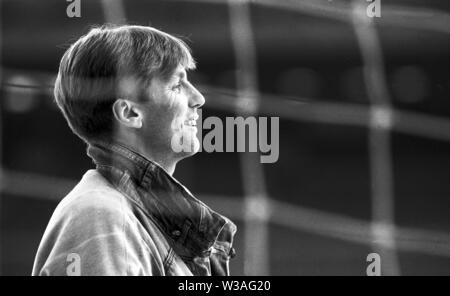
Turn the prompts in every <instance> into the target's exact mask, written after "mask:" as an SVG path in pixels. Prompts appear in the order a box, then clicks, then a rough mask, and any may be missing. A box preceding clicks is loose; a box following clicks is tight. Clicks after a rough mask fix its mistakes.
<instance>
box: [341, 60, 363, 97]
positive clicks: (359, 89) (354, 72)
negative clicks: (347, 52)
mask: <svg viewBox="0 0 450 296" xmlns="http://www.w3.org/2000/svg"><path fill="white" fill-rule="evenodd" d="M341 89H342V92H343V96H344V98H345V99H346V100H350V101H354V102H367V101H368V99H367V92H366V85H365V82H364V73H363V69H362V68H361V67H357V68H352V69H349V70H348V71H346V72H345V73H344V74H343V75H342V78H341Z"/></svg>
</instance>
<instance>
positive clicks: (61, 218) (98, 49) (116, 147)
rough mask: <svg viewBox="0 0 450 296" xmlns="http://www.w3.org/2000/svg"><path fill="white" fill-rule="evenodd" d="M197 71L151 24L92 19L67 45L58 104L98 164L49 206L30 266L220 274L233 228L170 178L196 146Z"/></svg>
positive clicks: (175, 42)
mask: <svg viewBox="0 0 450 296" xmlns="http://www.w3.org/2000/svg"><path fill="white" fill-rule="evenodd" d="M194 68H195V62H194V60H193V58H192V56H191V54H190V50H189V48H188V47H187V46H186V44H185V43H183V42H182V41H181V40H180V39H178V38H175V37H173V36H171V35H169V34H166V33H164V32H161V31H159V30H156V29H154V28H151V27H142V26H120V27H102V28H95V29H92V30H91V31H90V32H89V33H88V34H87V35H85V36H83V37H82V38H80V39H79V40H78V41H76V42H75V43H74V44H73V45H72V46H71V47H70V48H69V49H68V50H67V51H66V53H65V54H64V56H63V58H62V60H61V63H60V67H59V73H58V76H57V79H56V82H55V98H56V102H57V104H58V106H59V107H60V109H61V110H62V113H63V114H64V116H65V118H66V119H67V122H68V124H69V126H70V128H71V129H72V131H73V132H74V133H75V134H76V135H77V136H79V137H80V138H81V139H82V140H84V141H85V142H86V143H87V145H88V150H87V151H88V155H89V156H90V157H91V158H92V159H93V161H94V163H95V164H96V169H95V170H89V171H88V172H86V174H85V175H84V176H83V178H82V180H81V181H80V182H79V183H78V184H77V185H76V186H75V188H74V189H73V190H72V191H71V192H70V193H69V194H68V195H67V196H66V197H65V198H64V199H63V200H62V201H61V202H60V204H59V205H58V207H57V208H56V210H55V212H54V213H53V216H52V217H51V219H50V222H49V224H48V226H47V229H46V231H45V233H44V236H43V238H42V241H41V243H40V246H39V249H38V252H37V255H36V259H35V262H34V267H33V275H229V268H228V263H229V259H230V257H232V256H233V253H234V249H233V248H232V243H233V236H234V234H235V232H236V226H235V225H234V224H233V223H232V222H231V221H229V220H228V219H227V218H225V217H223V216H221V215H219V214H218V213H216V212H214V211H213V210H211V209H210V208H209V207H207V206H206V205H205V204H203V203H202V202H201V201H199V200H197V199H196V198H195V197H194V196H193V195H192V194H191V193H190V192H189V191H188V190H187V189H186V188H185V187H184V186H183V185H181V184H180V183H179V182H178V181H177V180H175V179H174V178H173V177H172V174H173V172H174V170H175V166H176V164H177V163H178V161H180V160H181V159H183V158H186V157H188V156H191V155H193V154H194V153H195V152H197V151H198V149H199V143H198V140H197V138H196V132H197V128H196V120H197V118H198V115H197V111H198V108H200V107H201V106H202V105H203V104H204V102H205V100H204V98H203V96H202V95H201V94H200V93H199V92H198V90H197V89H196V88H195V87H194V86H193V85H192V84H190V82H189V81H188V78H187V71H188V70H190V69H194ZM180 147H181V148H183V149H179V148H180ZM174 148H176V149H174ZM185 148H188V149H185Z"/></svg>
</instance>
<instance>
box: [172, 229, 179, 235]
mask: <svg viewBox="0 0 450 296" xmlns="http://www.w3.org/2000/svg"><path fill="white" fill-rule="evenodd" d="M172 235H173V236H175V237H178V236H180V235H181V231H179V230H174V231H172Z"/></svg>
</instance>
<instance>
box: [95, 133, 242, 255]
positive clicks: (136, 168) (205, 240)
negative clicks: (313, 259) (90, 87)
mask: <svg viewBox="0 0 450 296" xmlns="http://www.w3.org/2000/svg"><path fill="white" fill-rule="evenodd" d="M87 153H88V155H89V156H90V157H91V158H92V159H93V161H94V163H95V164H96V166H97V169H98V170H99V171H100V172H105V171H106V172H107V171H109V172H111V169H113V170H118V171H120V173H121V177H120V178H114V177H113V174H111V175H109V176H106V178H107V179H108V180H109V181H110V182H111V183H113V184H114V185H115V186H116V187H123V185H124V182H126V178H129V179H130V180H131V181H132V183H133V184H134V185H135V187H136V188H137V190H136V192H137V193H138V194H130V195H129V197H131V198H132V199H133V200H134V201H135V202H136V203H137V204H138V205H139V206H140V207H141V208H142V209H143V210H144V211H145V212H146V214H147V215H149V216H150V217H152V218H154V219H156V222H157V223H158V224H159V226H160V227H161V228H162V229H163V230H164V231H165V232H166V234H167V235H168V236H170V237H171V238H172V239H173V240H174V241H175V242H177V243H179V244H182V245H183V246H184V247H186V248H187V249H189V250H190V251H191V252H193V253H194V254H195V255H196V256H206V255H208V254H209V252H210V249H211V247H212V246H213V245H214V244H215V243H216V242H219V244H220V245H221V246H222V248H223V249H224V252H226V253H227V254H230V251H231V246H232V242H233V237H234V234H235V232H236V225H235V224H234V223H233V222H231V221H230V220H229V219H227V218H226V217H224V216H222V215H220V214H218V213H216V212H215V211H213V210H212V209H210V208H209V207H208V206H206V205H205V204H204V203H202V202H201V201H200V200H198V199H197V198H195V197H194V196H193V195H192V194H191V193H190V192H189V190H187V188H185V187H184V186H183V185H182V184H181V183H180V182H178V181H177V180H176V179H175V178H174V177H172V176H171V175H170V174H168V173H167V172H166V171H165V170H164V169H163V168H161V167H160V166H159V165H158V164H156V163H154V162H152V161H150V160H149V159H147V158H145V157H144V156H142V155H140V154H139V153H136V152H134V151H132V150H131V149H129V148H127V147H125V146H124V145H121V144H118V143H108V142H95V143H92V144H90V145H89V146H88V151H87ZM108 168H109V169H108ZM106 175H108V173H106ZM124 177H125V179H124ZM128 189H129V188H128ZM122 190H124V189H123V188H122ZM126 190H127V189H126V188H125V191H126Z"/></svg>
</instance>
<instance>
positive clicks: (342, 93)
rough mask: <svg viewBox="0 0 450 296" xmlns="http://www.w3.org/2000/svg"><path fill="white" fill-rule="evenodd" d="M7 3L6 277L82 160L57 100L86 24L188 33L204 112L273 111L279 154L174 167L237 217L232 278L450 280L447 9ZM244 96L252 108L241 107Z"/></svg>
mask: <svg viewBox="0 0 450 296" xmlns="http://www.w3.org/2000/svg"><path fill="white" fill-rule="evenodd" d="M80 3H81V16H80V17H73V18H70V17H68V15H67V14H66V9H67V6H68V5H70V4H71V3H70V2H66V1H64V0H45V1H31V0H2V1H0V10H1V28H0V29H1V31H0V43H1V47H0V51H1V57H0V66H1V68H0V71H1V72H0V73H1V74H0V79H1V89H0V120H1V121H0V124H1V132H0V144H1V145H0V147H1V151H0V155H1V162H0V164H1V166H0V168H1V174H0V178H1V179H0V182H1V183H0V190H1V191H0V193H1V197H0V274H1V275H30V274H31V269H32V265H33V260H34V255H35V253H36V250H37V247H38V245H39V242H40V239H41V237H42V235H43V232H44V230H45V227H46V225H47V223H48V221H49V218H50V216H51V214H52V212H53V210H54V209H55V207H56V205H57V204H58V201H59V200H60V199H61V198H62V197H64V195H65V194H67V193H68V192H69V191H70V189H71V188H72V187H73V186H74V185H75V184H76V182H77V181H78V180H79V179H80V178H81V176H82V175H83V173H84V172H85V171H86V170H88V169H90V168H93V164H92V163H91V161H90V159H89V158H88V157H87V156H86V154H85V146H84V144H83V143H82V142H81V141H80V140H79V139H78V138H76V136H74V135H73V134H72V133H71V132H70V130H69V128H68V126H67V124H66V123H65V120H64V118H63V116H62V115H61V114H60V112H59V110H58V109H57V108H56V104H55V103H54V100H53V95H52V89H51V86H52V84H53V82H54V79H55V75H56V73H57V70H58V64H59V60H60V58H61V56H62V55H63V53H64V51H65V49H66V48H67V47H68V46H69V45H70V44H71V43H72V42H74V41H75V40H76V39H77V38H78V37H79V36H81V35H83V34H85V33H87V32H88V30H89V28H90V27H92V26H93V25H101V24H103V23H106V22H108V23H117V24H120V23H128V24H139V25H151V26H154V27H156V28H158V29H161V30H163V31H166V32H168V33H171V34H174V35H177V36H183V37H184V38H185V40H186V41H187V43H188V44H189V45H190V46H191V48H192V49H193V53H194V56H195V58H196V60H197V62H198V69H197V70H196V71H195V72H193V73H190V79H191V81H192V82H193V83H194V84H195V85H198V86H199V88H200V89H201V90H203V93H204V95H205V97H206V100H207V103H206V105H205V107H204V108H203V118H205V117H206V116H219V117H221V118H225V117H226V116H236V115H240V114H246V115H249V114H252V115H255V116H277V117H279V118H280V131H279V147H280V156H279V159H278V161H277V162H276V163H273V164H260V163H259V162H258V160H259V156H257V157H255V154H254V153H205V152H202V153H199V154H197V155H195V156H194V157H192V158H190V159H186V160H184V161H183V162H181V163H180V164H179V165H178V167H177V171H176V173H175V177H176V178H178V179H179V180H180V181H181V182H182V183H183V184H185V185H186V186H187V187H188V188H189V189H190V190H191V191H192V192H193V193H194V194H195V195H196V196H197V197H198V198H199V199H201V200H203V201H205V202H206V203H207V204H209V205H210V206H211V207H212V208H213V209H215V210H217V211H218V212H220V213H223V214H224V215H226V216H228V217H229V218H231V219H232V220H233V221H235V222H236V224H237V226H238V233H237V236H236V239H235V247H236V250H237V256H236V257H235V258H234V259H232V262H231V272H232V274H234V275H366V268H367V266H368V264H369V262H367V261H366V258H367V255H368V254H370V253H373V252H376V253H378V254H380V256H381V266H382V274H385V275H449V274H450V215H449V213H450V200H449V198H450V178H449V177H450V173H449V168H450V70H449V68H450V67H449V66H450V38H449V37H450V14H449V13H450V3H449V2H448V1H444V0H426V1H425V0H389V1H387V0H381V1H379V3H380V4H381V17H375V18H371V17H369V16H368V15H367V8H368V6H369V5H370V4H372V3H370V2H366V1H365V0H354V1H339V0H329V1H328V0H295V1H294V0H271V1H269V0H255V1H225V0H224V1H220V0H209V1H208V0H199V1H195V0H193V1H174V0H172V1H138V0H127V1H119V0H103V1H100V0H95V1H94V0H89V1H87V0H81V1H80ZM242 102H246V103H245V104H243V103H242Z"/></svg>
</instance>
